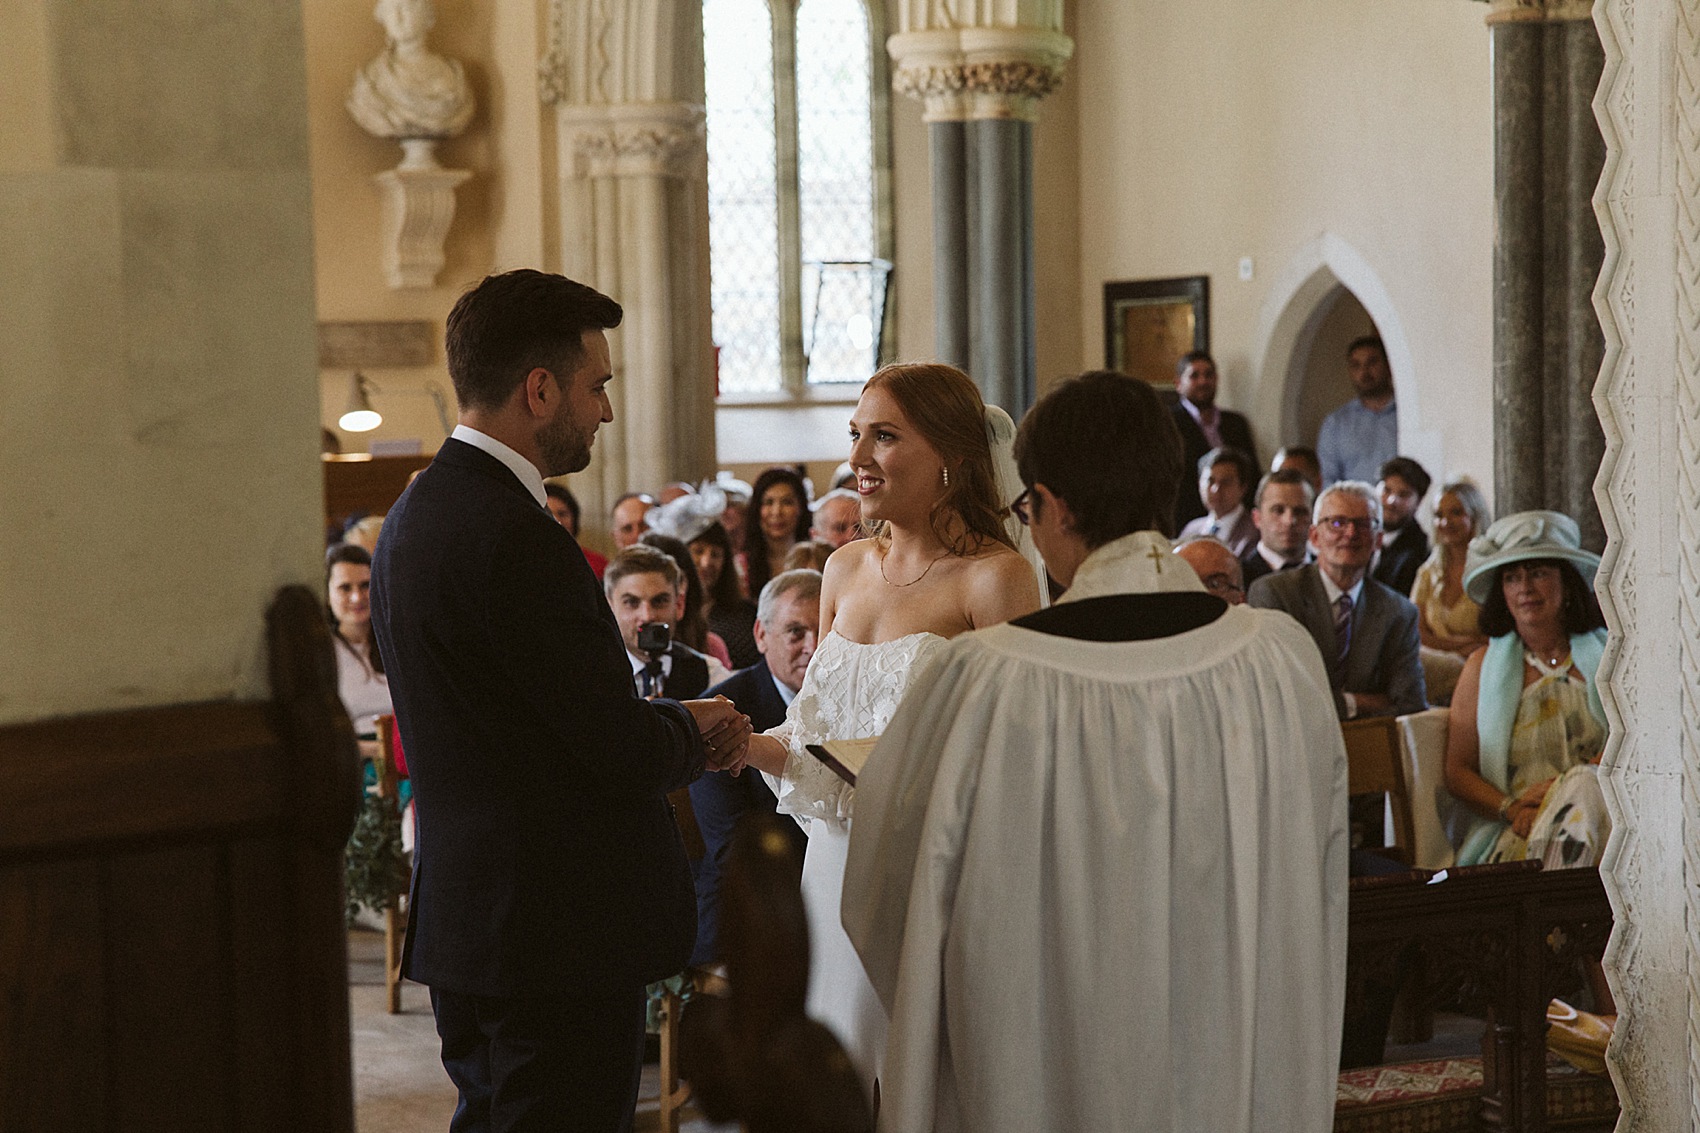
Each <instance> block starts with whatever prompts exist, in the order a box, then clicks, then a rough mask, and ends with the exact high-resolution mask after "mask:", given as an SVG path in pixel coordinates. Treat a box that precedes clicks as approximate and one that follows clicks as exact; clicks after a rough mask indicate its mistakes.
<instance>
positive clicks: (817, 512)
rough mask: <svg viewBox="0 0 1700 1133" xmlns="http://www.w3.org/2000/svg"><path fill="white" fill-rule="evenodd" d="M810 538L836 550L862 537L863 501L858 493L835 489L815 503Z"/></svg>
mask: <svg viewBox="0 0 1700 1133" xmlns="http://www.w3.org/2000/svg"><path fill="white" fill-rule="evenodd" d="M813 510H814V523H813V526H811V527H810V528H809V538H811V539H817V540H819V541H820V542H822V543H829V544H831V545H832V547H833V549H834V550H837V549H838V548H839V547H842V546H844V544H846V543H848V542H850V541H851V540H852V539H860V538H861V537H862V501H861V500H860V499H858V498H857V496H856V493H855V492H852V491H847V490H845V489H844V488H834V489H833V490H832V491H830V492H828V493H827V494H826V495H824V496H822V497H821V498H820V499H818V500H816V501H815V506H814V509H813Z"/></svg>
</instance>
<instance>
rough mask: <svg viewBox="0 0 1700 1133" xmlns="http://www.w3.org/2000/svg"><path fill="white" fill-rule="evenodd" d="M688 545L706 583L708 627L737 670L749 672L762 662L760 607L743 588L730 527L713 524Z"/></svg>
mask: <svg viewBox="0 0 1700 1133" xmlns="http://www.w3.org/2000/svg"><path fill="white" fill-rule="evenodd" d="M686 542H687V543H688V544H689V545H690V548H691V561H692V562H694V563H696V567H697V578H698V579H699V580H701V582H702V600H703V606H702V611H703V616H704V617H706V618H707V619H708V628H709V630H710V631H711V632H713V633H714V634H715V635H716V636H718V637H719V638H720V639H721V640H722V641H724V642H725V643H726V650H727V652H728V653H730V654H731V655H732V665H733V667H735V668H739V669H747V668H749V666H751V665H753V664H755V663H756V662H757V661H759V660H761V652H760V651H759V650H758V649H756V639H755V622H756V605H755V603H754V602H752V601H750V600H749V599H748V598H746V597H744V592H743V590H742V588H741V587H740V585H739V582H738V572H737V571H736V570H734V569H733V566H732V543H731V540H730V539H729V538H728V537H727V534H726V528H725V527H724V526H723V525H722V524H720V523H719V522H715V523H710V524H709V525H708V526H707V527H704V528H703V529H702V531H701V532H700V533H699V534H697V535H696V536H694V537H693V538H691V539H687V540H686ZM739 661H743V662H745V664H742V665H740V664H738V662H739Z"/></svg>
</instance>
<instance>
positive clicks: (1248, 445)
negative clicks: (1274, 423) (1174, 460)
mask: <svg viewBox="0 0 1700 1133" xmlns="http://www.w3.org/2000/svg"><path fill="white" fill-rule="evenodd" d="M1216 385H1217V374H1216V360H1215V359H1214V358H1212V357H1211V356H1210V353H1209V351H1206V350H1193V351H1190V352H1188V353H1186V354H1183V355H1181V358H1180V361H1178V362H1176V363H1175V393H1176V394H1178V395H1179V396H1178V397H1177V398H1176V401H1175V405H1174V408H1173V409H1171V410H1170V414H1171V415H1172V416H1173V417H1174V419H1175V428H1177V429H1179V430H1180V434H1181V448H1182V451H1183V452H1184V453H1185V456H1186V464H1187V467H1188V468H1193V467H1197V466H1198V465H1199V461H1200V460H1202V459H1203V457H1204V454H1205V453H1208V452H1210V451H1212V450H1214V449H1220V448H1233V449H1238V450H1239V451H1240V452H1243V453H1245V454H1246V456H1247V458H1248V459H1249V460H1250V461H1251V468H1252V470H1251V471H1250V472H1248V473H1247V474H1246V475H1245V477H1244V484H1245V486H1246V487H1247V488H1249V487H1251V482H1252V481H1253V480H1255V479H1256V478H1257V471H1256V470H1257V446H1256V445H1255V444H1254V443H1253V442H1252V439H1251V424H1250V423H1249V422H1248V421H1247V420H1246V419H1245V417H1244V416H1243V415H1242V414H1239V413H1235V412H1234V411H1233V410H1232V409H1223V408H1221V407H1220V406H1218V405H1217V404H1216ZM1204 513H1205V508H1204V503H1203V501H1202V500H1200V499H1199V498H1198V497H1197V496H1195V495H1193V493H1192V491H1191V487H1190V485H1187V484H1182V485H1181V489H1180V492H1179V494H1178V496H1177V497H1176V501H1175V528H1174V529H1175V530H1176V531H1180V530H1182V529H1184V528H1185V527H1186V525H1187V524H1188V523H1190V522H1192V521H1193V520H1195V519H1197V518H1198V517H1199V516H1201V515H1203V514H1204ZM1235 553H1236V554H1237V553H1238V552H1235Z"/></svg>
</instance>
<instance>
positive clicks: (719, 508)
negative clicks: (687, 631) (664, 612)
mask: <svg viewBox="0 0 1700 1133" xmlns="http://www.w3.org/2000/svg"><path fill="white" fill-rule="evenodd" d="M729 503H730V501H729V499H728V498H727V494H726V492H725V490H724V489H722V488H721V487H720V485H719V484H717V483H715V482H714V481H712V480H706V481H704V482H703V484H702V486H701V487H700V488H698V489H697V491H696V492H695V493H693V494H691V495H688V496H680V497H679V498H678V499H676V500H672V501H670V502H668V503H664V504H662V505H661V506H659V507H655V508H651V509H650V511H649V514H648V515H647V516H645V517H644V521H645V522H646V523H648V524H649V529H650V530H651V531H657V532H660V533H661V534H663V535H671V536H672V537H673V538H675V539H677V540H679V541H680V542H682V543H684V544H685V545H686V546H687V547H689V548H690V553H691V562H692V563H693V564H695V567H696V577H697V580H698V581H699V582H700V583H701V584H702V604H701V606H700V607H699V609H700V610H701V612H702V616H703V620H704V622H705V623H706V624H707V626H708V631H709V632H710V633H712V634H714V635H716V636H717V637H719V638H720V640H721V641H723V642H725V644H726V649H727V651H728V653H729V655H730V656H731V658H732V668H734V669H745V668H748V667H749V666H751V665H754V664H755V663H756V662H757V661H760V660H761V653H760V651H759V650H757V649H756V639H755V624H756V607H755V603H753V602H751V601H749V600H748V599H747V598H745V597H744V595H743V589H742V587H741V586H740V585H739V582H738V572H737V569H736V568H735V567H734V565H733V552H732V543H731V540H730V539H729V538H728V536H727V532H726V527H725V523H724V519H725V516H726V514H727V508H728V505H729Z"/></svg>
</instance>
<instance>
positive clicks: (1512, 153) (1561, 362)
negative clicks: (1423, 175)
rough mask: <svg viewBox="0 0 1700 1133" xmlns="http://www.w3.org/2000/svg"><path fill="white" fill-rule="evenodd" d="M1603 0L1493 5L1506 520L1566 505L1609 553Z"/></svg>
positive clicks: (1497, 342) (1499, 410)
mask: <svg viewBox="0 0 1700 1133" xmlns="http://www.w3.org/2000/svg"><path fill="white" fill-rule="evenodd" d="M1592 13H1593V4H1592V2H1591V0H1494V3H1493V5H1492V7H1491V9H1490V10H1489V13H1488V17H1487V22H1488V26H1489V28H1490V34H1491V35H1492V37H1493V97H1494V199H1495V214H1496V215H1495V221H1496V223H1495V231H1496V233H1497V237H1496V240H1495V245H1494V265H1493V274H1494V278H1493V294H1494V312H1493V314H1494V334H1493V340H1494V341H1493V353H1494V358H1493V380H1494V483H1495V486H1496V495H1497V500H1496V509H1497V511H1498V512H1499V513H1500V514H1505V513H1507V512H1512V511H1521V510H1524V509H1527V508H1554V509H1556V510H1558V511H1562V512H1565V513H1567V514H1569V515H1573V516H1575V517H1576V519H1577V522H1579V523H1580V524H1581V526H1582V540H1583V542H1584V543H1585V544H1586V545H1588V546H1589V547H1591V548H1593V549H1595V550H1598V549H1600V548H1601V547H1603V546H1604V544H1605V530H1604V528H1603V527H1602V526H1601V524H1600V518H1599V512H1598V510H1597V508H1596V507H1595V504H1594V498H1593V482H1594V476H1595V474H1596V473H1597V472H1598V471H1599V465H1600V458H1601V456H1602V455H1603V454H1604V452H1605V437H1604V434H1603V433H1601V431H1600V425H1599V421H1598V418H1597V415H1596V414H1595V411H1594V405H1593V388H1594V382H1595V379H1596V378H1597V377H1598V376H1599V371H1600V361H1601V359H1602V357H1603V356H1604V351H1605V340H1604V338H1603V337H1602V336H1601V333H1600V328H1599V321H1598V319H1597V318H1595V316H1594V311H1593V303H1592V295H1593V290H1594V283H1595V281H1596V280H1597V279H1598V278H1599V273H1600V266H1601V263H1602V261H1603V257H1604V244H1603V243H1602V242H1601V240H1600V231H1599V223H1598V221H1597V220H1596V219H1595V216H1594V209H1593V202H1592V198H1593V194H1594V188H1595V186H1596V185H1597V184H1598V183H1599V178H1600V171H1601V169H1602V168H1603V166H1604V164H1605V143H1604V141H1603V140H1602V139H1601V137H1600V130H1599V127H1598V125H1597V124H1596V123H1595V121H1594V113H1593V107H1592V101H1593V97H1594V91H1595V90H1596V89H1597V88H1598V86H1599V82H1600V73H1601V69H1602V67H1603V65H1604V60H1605V56H1604V53H1603V51H1602V48H1601V46H1600V38H1599V33H1598V32H1597V31H1596V30H1595V28H1594V24H1593V19H1592Z"/></svg>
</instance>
